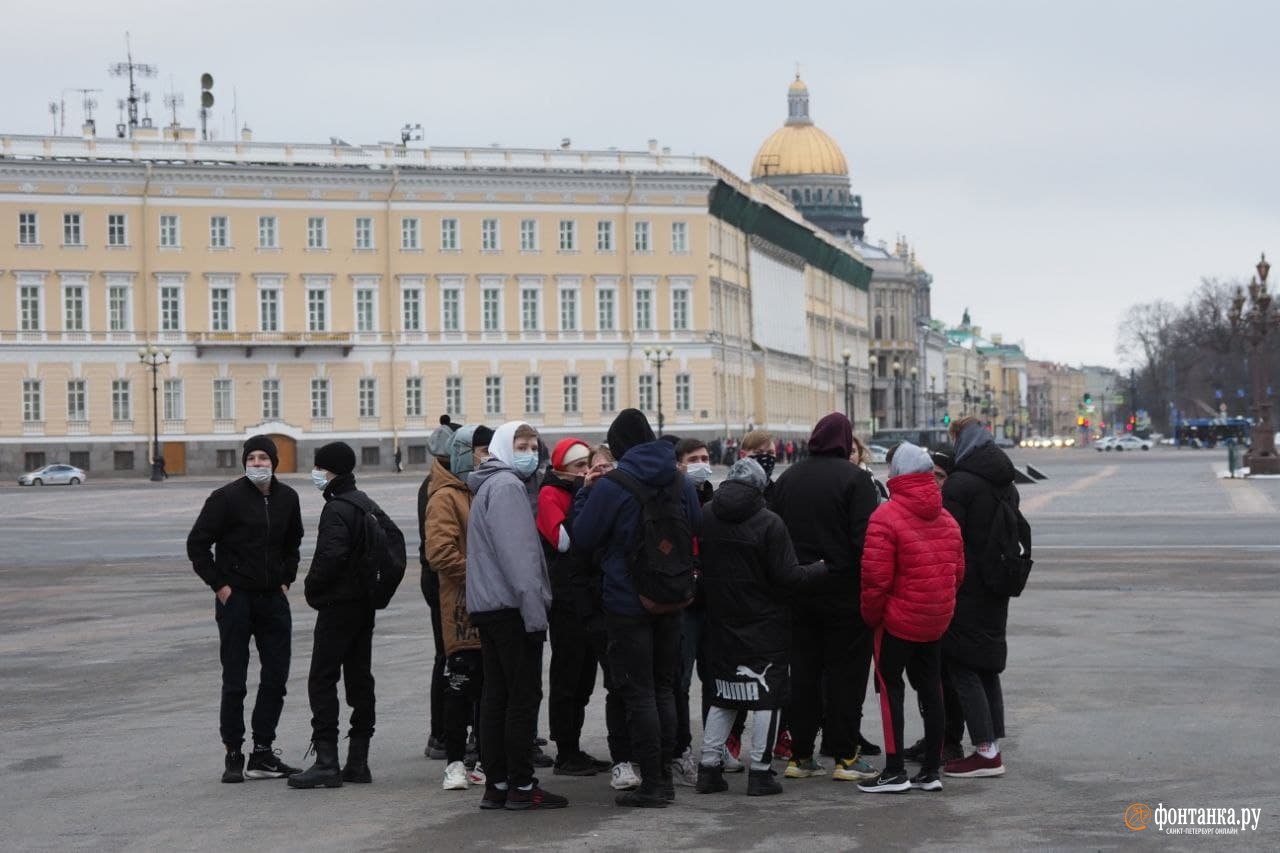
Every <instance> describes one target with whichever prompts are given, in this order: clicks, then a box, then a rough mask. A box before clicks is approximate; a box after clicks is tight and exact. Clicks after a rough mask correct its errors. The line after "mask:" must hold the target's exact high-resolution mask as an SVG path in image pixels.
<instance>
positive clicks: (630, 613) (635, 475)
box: [573, 409, 701, 808]
mask: <svg viewBox="0 0 1280 853" xmlns="http://www.w3.org/2000/svg"><path fill="white" fill-rule="evenodd" d="M607 440H608V444H609V448H610V449H611V450H612V451H613V452H614V454H615V455H616V456H617V458H618V467H617V469H616V470H615V471H613V472H611V473H610V474H609V475H607V476H605V477H602V478H601V479H599V480H597V481H596V482H594V483H593V484H592V485H591V486H589V487H584V488H583V489H582V490H580V491H579V492H578V494H577V496H576V497H575V498H574V516H573V518H574V521H573V531H574V537H573V547H574V548H577V549H580V550H581V551H582V552H583V553H588V554H589V553H592V552H594V551H596V550H597V549H602V551H603V558H602V567H603V570H604V582H603V587H602V598H603V605H604V611H605V627H606V630H607V632H608V637H609V665H610V668H611V670H612V674H613V677H614V680H615V681H616V682H617V685H618V690H619V691H620V692H621V693H622V696H623V701H624V702H625V703H626V707H627V725H628V729H629V731H630V735H631V751H632V759H633V760H634V761H635V762H636V763H637V764H639V767H640V787H639V789H638V790H634V791H624V792H623V793H621V794H619V795H618V796H617V797H616V798H615V802H616V803H617V804H618V805H620V806H640V807H648V808H662V807H665V806H666V805H667V803H668V802H672V801H674V800H675V785H674V782H673V778H672V774H671V761H672V759H673V758H674V755H673V753H674V750H675V741H676V705H675V694H674V690H673V688H674V683H675V678H676V669H677V667H678V665H679V660H680V617H681V611H682V610H683V608H684V607H686V606H687V605H688V603H689V601H690V600H691V599H692V596H693V538H694V536H695V535H696V533H697V528H698V523H699V521H700V518H701V512H700V510H699V506H698V495H697V492H696V491H695V490H694V487H693V484H692V483H691V482H690V481H689V480H688V479H686V478H685V477H684V476H683V475H681V474H680V473H679V472H678V471H677V470H676V456H675V448H674V447H672V445H671V444H670V443H668V442H665V441H660V440H657V439H655V437H654V434H653V430H652V429H651V428H650V426H649V421H648V419H647V418H646V417H645V416H644V413H643V412H640V411H639V410H637V409H624V410H623V411H622V412H620V413H619V414H618V417H617V418H615V419H614V421H613V423H612V424H611V425H610V426H609V432H608V437H607Z"/></svg>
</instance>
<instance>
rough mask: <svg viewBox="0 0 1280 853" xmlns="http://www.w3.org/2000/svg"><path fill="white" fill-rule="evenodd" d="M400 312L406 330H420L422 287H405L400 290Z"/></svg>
mask: <svg viewBox="0 0 1280 853" xmlns="http://www.w3.org/2000/svg"><path fill="white" fill-rule="evenodd" d="M400 299H401V306H400V307H401V313H402V315H403V319H404V330H405V331H406V332H421V331H422V288H420V287H407V288H405V289H404V290H403V291H401V292H400Z"/></svg>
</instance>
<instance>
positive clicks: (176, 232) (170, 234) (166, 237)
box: [160, 213, 182, 249]
mask: <svg viewBox="0 0 1280 853" xmlns="http://www.w3.org/2000/svg"><path fill="white" fill-rule="evenodd" d="M160 245H161V246H162V247H164V248H166V249H176V248H177V247H178V246H181V245H182V232H181V229H180V228H179V224H178V215H177V214H176V213H165V214H162V215H161V216H160Z"/></svg>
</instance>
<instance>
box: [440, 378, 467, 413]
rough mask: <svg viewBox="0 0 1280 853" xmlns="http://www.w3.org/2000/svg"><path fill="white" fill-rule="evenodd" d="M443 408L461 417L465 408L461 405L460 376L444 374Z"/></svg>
mask: <svg viewBox="0 0 1280 853" xmlns="http://www.w3.org/2000/svg"><path fill="white" fill-rule="evenodd" d="M444 410H445V411H446V412H449V413H450V414H451V415H457V416H458V419H459V420H462V419H463V413H464V412H465V411H466V409H465V408H464V407H463V405H462V377H461V376H446V377H445V380H444Z"/></svg>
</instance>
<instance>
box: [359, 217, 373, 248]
mask: <svg viewBox="0 0 1280 853" xmlns="http://www.w3.org/2000/svg"><path fill="white" fill-rule="evenodd" d="M356 248H357V249H372V248H373V219H371V218H370V217H368V216H357V217H356Z"/></svg>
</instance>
